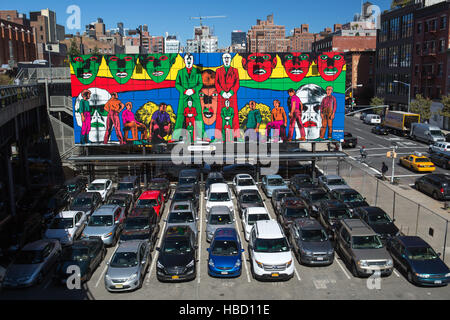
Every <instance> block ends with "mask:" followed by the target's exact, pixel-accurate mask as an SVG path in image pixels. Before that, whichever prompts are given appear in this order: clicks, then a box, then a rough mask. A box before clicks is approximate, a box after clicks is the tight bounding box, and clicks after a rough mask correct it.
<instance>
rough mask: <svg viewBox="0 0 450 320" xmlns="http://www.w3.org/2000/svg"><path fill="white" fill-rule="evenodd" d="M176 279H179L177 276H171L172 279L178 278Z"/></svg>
mask: <svg viewBox="0 0 450 320" xmlns="http://www.w3.org/2000/svg"><path fill="white" fill-rule="evenodd" d="M178 279H180V277H179V276H172V280H178Z"/></svg>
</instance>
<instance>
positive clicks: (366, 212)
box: [354, 207, 400, 243]
mask: <svg viewBox="0 0 450 320" xmlns="http://www.w3.org/2000/svg"><path fill="white" fill-rule="evenodd" d="M354 216H358V217H359V218H360V219H361V220H363V221H365V222H366V223H367V224H368V225H369V226H370V227H371V228H372V229H373V231H375V232H376V233H378V234H379V235H380V238H381V241H382V242H384V243H386V241H387V240H388V239H389V238H391V237H395V236H398V235H399V231H400V230H399V229H398V228H397V226H396V225H395V224H394V222H395V220H391V218H389V216H388V215H387V213H386V212H384V211H383V209H380V208H378V207H361V208H356V209H355V211H354Z"/></svg>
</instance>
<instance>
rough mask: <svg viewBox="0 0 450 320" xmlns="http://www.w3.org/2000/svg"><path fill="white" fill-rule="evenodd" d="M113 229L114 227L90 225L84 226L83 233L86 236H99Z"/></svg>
mask: <svg viewBox="0 0 450 320" xmlns="http://www.w3.org/2000/svg"><path fill="white" fill-rule="evenodd" d="M113 231H114V227H113V226H111V227H90V226H86V228H85V229H84V231H83V234H84V235H85V236H86V237H101V236H103V235H105V234H108V233H110V232H113Z"/></svg>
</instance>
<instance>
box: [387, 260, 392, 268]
mask: <svg viewBox="0 0 450 320" xmlns="http://www.w3.org/2000/svg"><path fill="white" fill-rule="evenodd" d="M386 265H387V266H388V267H392V266H393V265H394V261H392V259H389V260H388V261H387V262H386Z"/></svg>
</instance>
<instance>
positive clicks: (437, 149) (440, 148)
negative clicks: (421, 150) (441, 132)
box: [429, 142, 450, 153]
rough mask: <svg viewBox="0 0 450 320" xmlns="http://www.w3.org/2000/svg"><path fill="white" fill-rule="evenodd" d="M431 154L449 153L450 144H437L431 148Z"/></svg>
mask: <svg viewBox="0 0 450 320" xmlns="http://www.w3.org/2000/svg"><path fill="white" fill-rule="evenodd" d="M429 151H430V153H432V152H447V151H450V142H436V143H435V144H433V145H431V146H430V149H429Z"/></svg>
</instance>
